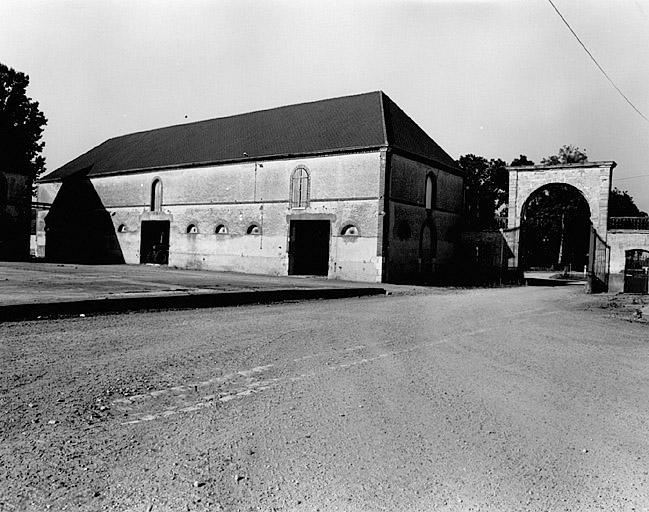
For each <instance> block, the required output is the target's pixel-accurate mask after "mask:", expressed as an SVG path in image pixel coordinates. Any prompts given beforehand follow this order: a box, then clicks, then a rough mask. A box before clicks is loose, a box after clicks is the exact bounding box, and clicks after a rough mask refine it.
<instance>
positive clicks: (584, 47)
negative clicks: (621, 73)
mask: <svg viewBox="0 0 649 512" xmlns="http://www.w3.org/2000/svg"><path fill="white" fill-rule="evenodd" d="M548 2H550V5H552V7H553V8H554V10H555V11H557V14H558V15H559V17H560V18H561V20H562V21H563V22H564V23H565V24H566V27H568V29H569V30H570V32H572V35H573V36H575V39H576V40H577V41H578V42H579V44H580V45H581V47H582V48H583V49H584V51H585V52H586V53H587V54H588V56H589V57H590V58H591V60H592V61H593V62H594V63H595V65H596V66H597V68H598V69H599V70H600V71H601V72H602V74H603V75H604V76H605V77H606V79H607V80H608V81H609V82H611V85H612V86H613V87H615V90H616V91H617V92H618V93H619V94H620V96H622V97H623V98H624V100H625V101H626V102H627V103H628V104H629V105H631V108H633V110H635V111H636V112H637V113H638V114H639V115H640V117H642V119H644V120H645V121H647V122H648V123H649V119H647V118H646V117H645V115H644V114H643V113H642V112H640V111H639V110H638V109H637V107H636V106H635V105H634V104H633V103H632V102H631V100H630V99H629V98H627V97H626V95H625V94H624V93H623V92H622V91H621V90H620V88H619V87H618V86H617V85H616V84H615V82H614V81H613V80H612V79H611V77H610V76H608V74H607V73H606V71H604V68H602V66H600V65H599V62H597V61H596V60H595V57H593V54H592V53H590V51H589V50H588V48H586V45H585V44H584V43H583V42H582V41H581V39H579V36H578V35H577V33H576V32H575V31H574V30H573V29H572V27H571V26H570V24H569V23H568V22H567V21H566V18H564V17H563V14H561V13H560V12H559V9H557V6H556V5H554V2H553V1H552V0H548Z"/></svg>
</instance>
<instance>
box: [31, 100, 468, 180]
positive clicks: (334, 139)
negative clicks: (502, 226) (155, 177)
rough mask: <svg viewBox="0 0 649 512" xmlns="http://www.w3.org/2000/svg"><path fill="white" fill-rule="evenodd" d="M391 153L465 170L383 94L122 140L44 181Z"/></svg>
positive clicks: (281, 109)
mask: <svg viewBox="0 0 649 512" xmlns="http://www.w3.org/2000/svg"><path fill="white" fill-rule="evenodd" d="M385 146H391V147H393V148H395V149H399V150H401V151H403V152H405V153H407V154H410V155H413V156H416V157H418V158H421V159H424V160H427V161H431V162H434V163H437V164H439V165H441V166H442V167H445V168H449V169H453V170H456V171H458V170H459V168H458V166H457V165H456V163H455V162H454V161H453V159H452V158H451V157H450V156H449V155H448V154H447V153H446V152H445V151H444V150H443V149H442V148H441V147H439V146H438V145H437V144H436V143H435V141H433V140H432V139H431V138H430V137H429V136H428V135H426V133H425V132H424V131H423V130H422V129H421V128H420V127H419V126H417V124H416V123H415V122H414V121H412V119H410V118H409V117H408V116H407V115H406V114H405V113H404V112H403V111H402V110H401V109H400V108H399V107H398V106H397V105H396V104H395V103H394V102H393V101H392V100H390V98H388V97H387V95H385V94H384V93H383V92H381V91H376V92H370V93H365V94H359V95H355V96H345V97H341V98H333V99H327V100H321V101H315V102H311V103H301V104H298V105H289V106H285V107H278V108H273V109H270V110H262V111H258V112H250V113H247V114H240V115H235V116H230V117H222V118H217V119H209V120H206V121H198V122H194V123H188V124H181V125H176V126H168V127H166V128H158V129H155V130H149V131H145V132H138V133H131V134H129V135H122V136H120V137H115V138H112V139H109V140H107V141H106V142H104V143H103V144H100V145H99V146H97V147H96V148H94V149H91V150H90V151H88V152H87V153H85V154H83V155H81V156H79V157H77V158H75V159H74V160H72V161H71V162H69V163H67V164H65V165H64V166H63V167H60V168H59V169H57V170H55V171H54V172H52V173H50V174H48V175H47V176H45V177H43V178H42V179H41V180H40V181H42V182H47V181H58V180H61V179H65V178H68V177H70V176H72V175H74V174H77V173H79V172H82V171H83V172H84V173H85V172H87V175H88V176H103V175H110V174H122V173H127V172H135V171H142V170H148V169H151V170H152V169H164V168H174V167H181V166H182V167H184V166H192V165H211V164H219V163H226V162H237V161H245V160H252V159H254V160H256V161H260V160H268V159H272V158H280V157H291V156H306V155H316V154H323V153H337V152H344V151H354V150H363V149H371V148H379V147H385ZM244 153H246V154H247V155H249V157H246V156H244Z"/></svg>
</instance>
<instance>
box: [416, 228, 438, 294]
mask: <svg viewBox="0 0 649 512" xmlns="http://www.w3.org/2000/svg"><path fill="white" fill-rule="evenodd" d="M436 260H437V231H436V229H435V224H434V223H433V222H432V221H431V220H430V219H428V220H427V221H426V222H425V223H424V225H423V226H422V227H421V232H420V234H419V275H420V281H421V282H422V283H423V284H431V283H432V282H433V278H434V276H435V262H436Z"/></svg>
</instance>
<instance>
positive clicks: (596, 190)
mask: <svg viewBox="0 0 649 512" xmlns="http://www.w3.org/2000/svg"><path fill="white" fill-rule="evenodd" d="M616 165H617V164H616V163H615V162H585V163H581V164H565V165H534V166H526V167H508V168H507V170H508V171H509V206H508V222H507V224H508V227H509V228H516V227H519V226H520V225H521V213H522V211H523V206H524V205H525V204H526V203H527V200H528V199H529V198H530V196H532V195H533V194H534V193H535V192H536V191H537V190H539V189H540V188H543V187H544V186H546V185H552V184H566V185H571V186H573V187H574V188H576V189H577V190H578V191H579V192H581V194H582V195H583V196H584V198H585V199H586V201H587V202H588V207H589V208H590V220H591V222H592V223H593V226H594V227H595V229H596V230H597V232H598V233H599V235H600V236H601V237H602V238H603V239H604V240H606V229H607V219H608V197H609V194H610V192H611V180H612V177H613V169H614V168H615V166H616Z"/></svg>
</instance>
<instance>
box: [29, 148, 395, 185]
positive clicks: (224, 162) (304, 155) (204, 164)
mask: <svg viewBox="0 0 649 512" xmlns="http://www.w3.org/2000/svg"><path fill="white" fill-rule="evenodd" d="M386 147H387V145H386V144H379V145H371V146H357V147H350V148H340V149H335V150H320V151H310V152H301V153H283V154H276V155H265V156H260V157H244V158H233V159H228V160H211V161H205V162H185V163H182V164H174V165H158V166H152V167H140V168H133V169H119V170H115V171H107V172H101V173H97V174H89V176H88V177H90V178H101V177H103V176H117V175H123V174H136V173H139V172H155V171H172V170H175V169H190V168H197V167H212V166H221V165H234V164H242V163H246V162H251V163H252V162H267V161H271V160H288V159H296V158H309V157H317V156H328V155H338V154H349V153H366V152H370V151H379V150H381V149H384V148H386ZM57 170H58V169H57ZM85 170H87V168H84V169H79V170H78V171H75V172H73V173H71V174H70V175H69V176H65V177H56V178H52V179H48V178H47V176H45V177H43V178H42V179H40V180H38V181H37V184H39V183H57V182H60V181H63V180H65V179H68V178H71V177H72V176H77V175H79V173H81V172H82V171H85ZM55 172H56V171H53V172H52V174H54V173H55Z"/></svg>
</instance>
